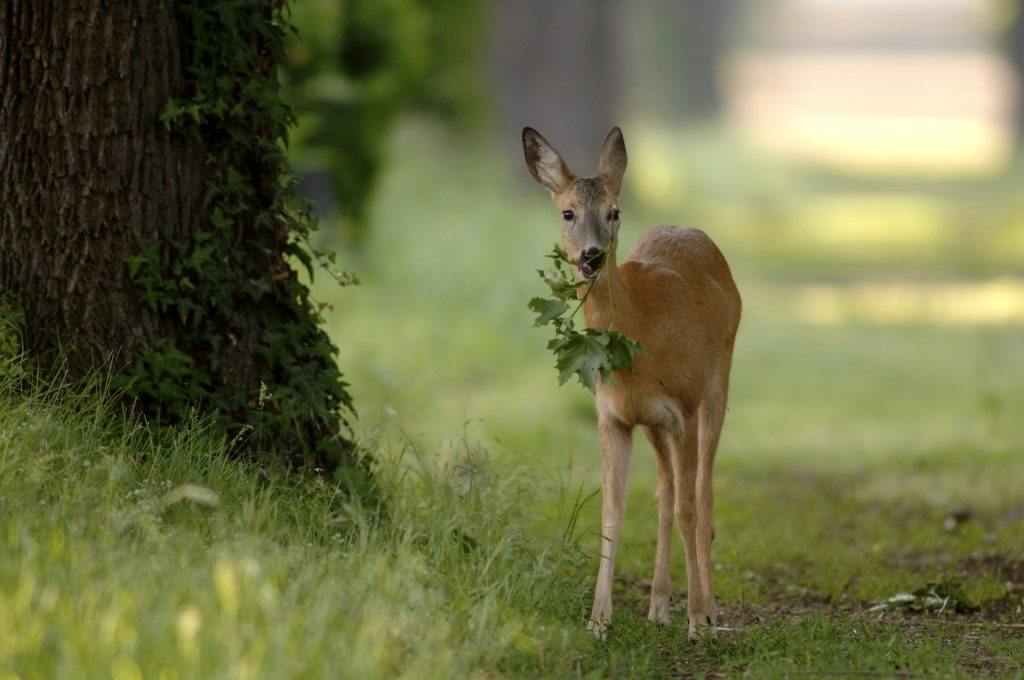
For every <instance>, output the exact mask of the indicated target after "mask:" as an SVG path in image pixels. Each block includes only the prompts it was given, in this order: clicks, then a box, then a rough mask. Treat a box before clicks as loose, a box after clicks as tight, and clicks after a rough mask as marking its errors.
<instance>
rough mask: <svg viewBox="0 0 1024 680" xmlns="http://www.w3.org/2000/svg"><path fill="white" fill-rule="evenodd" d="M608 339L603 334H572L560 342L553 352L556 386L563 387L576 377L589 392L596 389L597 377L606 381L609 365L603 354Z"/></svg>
mask: <svg viewBox="0 0 1024 680" xmlns="http://www.w3.org/2000/svg"><path fill="white" fill-rule="evenodd" d="M607 344H608V338H607V336H606V335H603V334H600V333H598V334H591V333H589V332H587V333H573V334H571V335H569V336H567V337H566V338H564V339H563V340H562V341H561V342H559V343H558V344H557V345H556V347H554V348H553V349H554V350H555V368H557V369H558V384H560V385H564V384H565V382H566V381H567V380H569V378H571V377H572V376H573V374H575V375H576V377H577V378H579V381H580V383H581V384H582V385H584V386H586V387H587V389H589V390H590V391H591V392H593V391H594V390H596V389H597V375H598V373H600V374H601V378H602V380H605V381H606V382H607V380H606V375H608V376H609V377H610V374H609V373H608V371H609V369H610V365H609V363H608V357H607V355H606V354H605V348H606V347H607Z"/></svg>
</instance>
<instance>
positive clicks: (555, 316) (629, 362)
mask: <svg viewBox="0 0 1024 680" xmlns="http://www.w3.org/2000/svg"><path fill="white" fill-rule="evenodd" d="M547 257H549V258H551V259H552V260H553V262H554V268H552V269H538V270H537V273H538V274H539V275H540V277H541V278H542V279H544V283H546V284H547V285H548V287H549V288H550V289H551V297H535V298H533V299H532V300H530V303H529V308H530V309H532V310H533V311H534V312H536V313H537V319H536V321H535V322H534V325H535V326H544V325H546V324H550V325H551V326H552V327H554V329H555V337H554V338H552V339H551V341H550V342H549V343H548V349H550V350H551V351H552V352H554V354H555V368H557V369H558V384H559V385H562V384H565V381H566V380H568V379H569V378H571V377H572V376H573V374H575V375H576V377H577V378H578V379H579V381H580V383H581V384H582V385H585V386H586V387H587V388H588V389H589V390H590V391H591V392H593V391H595V390H596V389H597V376H598V374H600V376H601V382H603V383H604V384H605V385H609V386H611V385H614V384H615V379H614V377H613V376H612V373H613V372H614V371H632V370H633V357H635V356H637V355H639V354H643V348H642V347H641V346H640V343H639V342H637V341H636V340H632V339H630V338H627V337H626V336H625V335H623V334H622V333H619V332H618V331H613V330H607V331H605V330H600V329H597V328H584V329H583V331H582V332H581V331H578V330H576V328H575V325H574V324H573V320H572V318H573V317H574V316H575V315H576V312H578V311H579V310H580V308H581V307H582V306H583V303H584V302H585V301H586V299H587V296H588V295H590V291H591V290H592V289H593V287H594V283H595V281H596V279H594V280H591V281H578V282H577V281H574V280H573V278H572V261H571V260H569V256H568V255H567V254H566V252H565V251H564V250H562V248H561V247H559V246H558V245H557V244H556V245H555V247H554V250H553V251H552V252H551V254H550V255H548V256H547ZM566 265H568V267H566ZM582 286H587V289H586V291H585V292H584V294H583V297H582V298H580V297H579V295H578V290H579V289H580V287H582ZM573 304H575V308H573ZM570 309H572V312H570V311H569V310H570Z"/></svg>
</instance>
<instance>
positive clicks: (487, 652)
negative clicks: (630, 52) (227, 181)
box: [0, 126, 1024, 679]
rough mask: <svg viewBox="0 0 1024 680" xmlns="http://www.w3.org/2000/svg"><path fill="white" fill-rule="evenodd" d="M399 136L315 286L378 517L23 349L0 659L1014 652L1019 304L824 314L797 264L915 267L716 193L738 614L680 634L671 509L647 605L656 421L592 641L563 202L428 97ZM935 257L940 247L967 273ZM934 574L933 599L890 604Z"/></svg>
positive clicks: (34, 672)
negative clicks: (559, 372)
mask: <svg viewBox="0 0 1024 680" xmlns="http://www.w3.org/2000/svg"><path fill="white" fill-rule="evenodd" d="M627 141H628V140H627ZM640 148H641V149H642V148H643V146H642V145H641V147H640ZM393 153H394V154H395V158H394V164H393V166H392V167H393V170H392V172H391V173H390V174H389V175H388V177H387V178H386V182H385V186H384V188H383V190H382V192H381V194H380V196H379V201H378V205H377V208H376V211H375V224H374V230H373V238H372V240H371V241H370V242H369V243H367V244H366V245H365V246H364V248H363V249H362V250H361V251H359V252H358V253H354V254H350V255H349V257H350V260H351V261H350V263H349V265H350V267H351V268H352V269H354V270H355V271H356V272H357V273H358V274H359V275H360V277H361V278H362V279H363V281H364V285H363V286H361V287H360V288H357V289H346V290H344V291H336V290H334V289H332V288H330V287H329V286H326V285H323V286H321V287H319V288H318V294H319V295H320V297H321V298H322V299H323V300H325V301H328V302H331V303H332V304H333V305H334V307H335V312H334V314H333V315H332V316H331V323H332V328H331V330H332V334H333V335H334V337H335V338H336V339H337V340H338V342H339V344H340V345H341V346H342V354H343V356H342V364H343V367H344V368H345V369H346V370H347V372H348V375H349V378H350V379H351V382H352V385H353V390H354V393H355V396H356V401H357V404H359V406H360V409H361V416H362V418H361V421H360V425H359V435H360V437H361V438H362V439H363V440H364V441H365V442H366V445H367V447H368V448H369V449H371V450H373V451H374V452H375V454H376V456H377V457H378V460H379V463H378V467H379V471H380V476H381V480H382V485H383V487H384V489H385V491H386V494H387V496H388V497H389V499H390V501H389V504H388V511H387V513H386V517H385V518H384V519H383V520H382V521H381V520H378V519H377V518H375V517H374V516H373V515H372V513H370V512H369V511H367V510H365V509H363V508H360V507H357V506H353V505H352V504H350V503H348V502H346V501H345V499H343V498H341V497H339V496H338V495H337V494H336V493H335V491H334V490H333V489H332V488H330V487H329V486H327V485H323V484H320V483H318V482H317V481H316V480H315V479H312V478H311V479H293V480H277V479H270V480H268V479H266V478H265V477H263V476H262V475H261V474H260V473H259V472H258V471H257V470H252V469H248V468H245V467H241V466H238V465H236V464H233V463H229V462H227V461H225V460H224V457H223V454H222V449H223V447H222V443H221V442H218V441H217V440H216V439H215V438H214V437H212V436H211V434H210V433H209V432H208V431H207V430H206V428H205V427H204V426H203V424H202V423H201V422H196V423H192V424H190V425H188V426H186V427H182V428H179V429H178V430H175V431H172V432H168V433H163V434H154V433H152V432H149V431H147V430H144V429H140V428H138V427H136V426H133V425H130V424H125V423H123V422H121V421H120V419H119V418H118V417H117V415H116V413H113V412H112V409H111V408H110V407H109V405H108V402H107V400H106V399H105V397H104V395H103V390H102V388H101V387H97V388H93V389H90V390H85V391H84V392H83V391H81V390H67V389H55V388H47V387H43V386H37V387H35V388H32V389H29V390H28V391H14V390H13V389H12V387H11V383H10V381H9V380H7V381H2V382H0V678H8V677H19V678H36V677H61V678H64V677H71V678H74V677H90V678H91V677H107V676H112V677H115V678H118V679H120V678H135V677H146V678H149V677H168V678H174V677H179V678H189V677H204V678H205V677H295V676H299V677H360V678H362V677H370V678H374V677H380V678H385V677H387V678H390V677H399V676H402V677H414V678H419V677H423V678H432V677H505V676H507V677H580V676H582V677H652V678H654V677H673V676H703V677H725V676H732V675H740V674H744V673H745V674H747V675H748V676H750V677H758V678H760V677H798V676H802V677H806V676H811V677H813V676H821V675H833V676H842V675H855V674H862V675H876V676H879V677H904V676H906V677H913V676H920V677H965V678H967V677H977V676H978V675H997V676H1002V677H1020V676H1021V673H1022V672H1021V666H1022V663H1024V495H1022V493H1021V491H1020V489H1021V488H1024V451H1022V442H1024V420H1022V419H1021V418H1020V405H1021V404H1024V384H1022V383H1021V381H1020V380H1019V376H1020V375H1022V374H1024V345H1021V342H1020V338H1021V331H1022V330H1024V327H1022V326H1024V324H1022V323H1021V321H1020V320H1019V319H1018V320H1014V317H1013V314H1012V308H1011V313H1010V315H1009V320H1004V321H1003V322H1002V323H989V322H982V321H983V320H984V319H985V318H987V317H980V318H981V319H982V321H979V320H977V319H975V321H974V322H971V323H966V322H965V321H964V318H962V317H956V318H951V319H947V320H943V319H942V318H936V317H935V316H934V315H929V314H921V313H920V309H919V308H918V307H914V306H910V307H907V308H905V309H902V310H900V309H897V310H896V311H895V312H892V313H887V314H885V315H881V316H879V315H875V314H873V313H872V310H873V309H874V306H873V305H871V304H870V303H869V304H867V305H866V306H865V305H864V304H863V303H862V302H856V300H855V301H854V302H851V304H850V305H843V304H840V305H839V306H838V307H835V309H832V312H831V313H829V314H825V315H822V314H820V313H818V312H819V311H820V310H818V309H817V308H816V307H815V304H817V303H816V302H815V300H817V299H818V298H815V297H814V296H811V297H810V298H808V297H806V296H804V295H803V293H805V292H806V291H807V290H808V287H809V286H810V285H811V284H817V283H819V282H820V280H821V271H822V270H824V269H828V270H829V273H830V278H829V281H832V282H833V283H834V282H835V281H839V282H840V283H839V284H837V285H838V288H836V291H837V292H836V294H837V295H840V296H843V295H845V292H844V291H847V290H849V286H850V285H851V284H859V283H860V282H863V280H864V276H865V271H869V272H870V276H871V281H882V282H883V283H886V285H888V283H891V282H892V276H893V272H896V273H899V272H900V271H902V270H899V269H898V268H897V269H893V268H892V263H891V262H889V261H887V260H886V258H884V257H883V258H878V261H871V260H870V258H868V257H867V256H863V257H859V258H858V259H857V260H856V262H855V263H854V264H850V262H849V259H848V256H849V253H848V252H847V250H846V249H844V248H843V247H842V246H840V247H838V248H837V249H836V250H835V251H830V250H828V249H827V248H825V247H824V246H821V249H819V250H815V251H814V252H807V251H806V250H805V251H802V252H801V253H799V255H798V256H793V257H791V258H790V259H789V260H788V262H789V265H787V266H783V264H781V263H784V262H785V261H787V260H784V258H783V259H779V258H782V255H779V253H783V252H784V250H785V249H784V247H783V246H784V244H781V245H780V244H774V245H773V246H772V248H771V249H770V250H771V252H772V253H774V254H773V255H772V258H774V259H771V262H770V263H769V264H768V265H767V266H761V265H760V264H759V261H760V260H759V253H761V252H766V251H765V246H764V244H765V243H766V242H769V241H771V237H770V235H766V234H764V233H760V232H756V231H754V227H753V226H750V224H752V223H750V224H748V223H747V218H743V217H742V215H741V216H740V217H737V215H736V214H735V210H734V209H733V208H728V209H727V208H726V207H723V205H722V204H721V203H720V202H716V201H714V200H710V199H709V200H707V201H706V202H705V203H704V204H701V205H703V206H704V207H702V208H700V209H699V210H694V211H693V213H694V214H690V215H689V217H691V218H694V219H696V220H698V221H701V220H702V219H705V218H706V219H710V218H712V217H715V216H717V217H720V218H722V219H723V221H724V222H726V223H727V228H725V229H723V231H722V233H721V234H718V233H714V234H713V235H715V236H716V237H718V240H719V241H720V242H721V243H722V245H723V248H724V250H725V252H726V254H727V255H728V256H729V257H730V260H731V261H732V262H733V266H734V273H735V274H736V277H737V280H738V282H739V285H740V288H741V291H742V292H743V293H744V299H745V305H746V308H745V309H746V316H745V319H744V321H743V324H742V326H741V335H740V338H739V340H738V344H737V353H736V363H735V368H734V383H733V391H732V398H731V407H730V413H729V417H728V419H727V422H726V429H725V434H724V437H723V441H722V446H721V449H720V453H719V458H718V467H717V474H716V498H717V501H718V503H717V507H716V513H717V514H716V525H717V539H716V542H715V547H714V550H715V559H716V569H715V579H716V583H715V586H716V592H717V594H718V597H719V602H720V606H721V609H722V611H721V617H720V622H719V623H720V625H721V626H722V627H723V630H721V631H719V633H718V635H717V636H716V637H713V638H708V639H704V640H699V641H696V642H688V641H687V640H686V639H685V633H684V631H685V613H684V607H685V602H684V599H685V596H684V593H685V591H684V589H683V585H684V573H685V572H684V569H683V564H682V550H681V546H680V545H679V543H678V541H677V543H676V545H675V546H674V562H673V566H672V574H673V579H674V583H675V585H676V588H677V592H676V594H675V595H674V597H673V604H674V605H675V611H674V614H673V625H672V626H671V627H661V626H658V625H655V624H652V623H650V622H647V621H646V620H645V619H644V615H645V614H646V609H647V605H646V597H647V588H648V587H649V585H648V581H647V579H649V578H650V573H651V570H652V567H653V556H654V542H655V535H654V534H655V531H654V527H655V523H654V518H655V512H656V511H655V506H654V503H653V492H654V486H655V473H654V465H653V460H652V458H651V454H650V452H649V451H648V450H647V449H646V448H645V446H646V445H645V444H642V443H641V439H642V438H638V439H637V447H636V452H635V455H634V461H633V466H632V476H631V482H630V486H631V492H630V503H629V507H628V514H627V520H626V527H625V531H624V534H623V543H622V548H621V551H620V561H619V570H618V573H619V579H618V582H617V589H618V590H617V593H616V606H617V610H616V613H615V621H614V627H613V629H612V631H611V635H610V637H609V640H608V642H607V643H603V644H602V643H598V642H596V641H594V640H593V639H591V638H590V637H589V636H588V635H587V634H586V633H585V631H584V625H583V623H584V618H585V616H586V614H587V612H588V611H589V605H590V602H589V599H590V597H591V596H592V586H593V583H592V579H593V574H594V572H595V571H596V567H597V556H596V555H595V554H594V553H595V551H596V549H597V537H596V527H597V526H598V524H599V518H598V511H599V502H598V500H597V498H595V497H591V494H592V492H593V491H595V490H596V488H597V484H598V481H599V480H598V469H599V468H598V459H597V448H596V442H595V433H594V423H593V407H592V404H591V397H590V395H589V394H588V393H587V392H585V391H584V390H583V389H582V388H579V387H577V386H565V387H562V388H558V387H557V383H556V380H555V371H554V369H553V368H552V366H551V364H552V359H551V358H550V356H549V355H548V354H547V352H546V350H545V349H544V344H545V342H546V334H545V332H544V331H543V330H541V329H533V328H531V327H530V324H531V315H530V313H529V312H528V310H526V308H525V305H526V301H527V300H528V299H529V298H530V297H531V296H532V295H534V294H537V293H538V292H540V283H539V281H537V280H536V277H535V275H534V273H533V271H532V270H533V269H535V268H537V267H539V266H541V265H542V264H543V254H544V253H546V252H548V250H549V249H550V245H551V243H552V242H553V241H555V240H556V239H557V226H556V225H557V221H556V219H554V218H553V216H552V214H551V213H552V212H553V211H552V209H551V208H550V207H549V204H548V201H547V198H546V197H545V196H544V193H543V191H542V190H541V189H539V188H537V187H535V186H533V185H532V184H528V183H526V182H525V181H524V182H522V183H517V181H516V180H515V179H514V178H515V177H516V176H523V175H525V173H524V172H520V173H515V172H510V171H506V170H505V169H502V168H496V167H493V166H491V165H482V164H481V159H482V158H484V156H482V155H481V154H478V153H475V152H465V153H462V152H451V151H450V150H448V149H447V148H445V145H444V138H443V137H437V136H436V131H434V130H432V129H431V128H429V127H424V126H410V127H407V128H405V129H404V130H403V131H402V132H401V133H400V135H399V136H398V137H397V138H396V143H395V145H394V151H393ZM708 155H709V156H710V155H711V154H708ZM423 157H430V158H434V159H435V162H434V163H433V164H431V165H427V164H425V163H423V161H422V160H417V159H422V158H423ZM636 157H637V158H638V160H637V161H635V162H636V164H637V167H636V172H637V176H638V177H642V176H643V175H644V171H643V170H642V167H643V166H642V160H639V158H641V157H640V156H639V155H637V156H636ZM726 157H727V155H726ZM516 160H518V159H516ZM631 162H634V161H632V160H631ZM737 163H739V162H737ZM740 165H741V164H740ZM727 170H728V169H727ZM680 172H683V171H680ZM758 172H759V173H760V170H758ZM628 181H629V178H628V177H627V183H628ZM691 184H692V183H691ZM709 191H710V190H709ZM712 193H713V192H712ZM702 195H703V194H698V195H692V196H689V197H687V201H688V203H687V205H692V204H693V203H697V204H700V201H699V200H698V199H700V197H701V196H702ZM656 198H657V197H653V198H651V199H650V200H648V201H646V203H644V205H646V206H647V207H646V208H644V209H639V208H636V209H634V208H632V207H631V206H632V205H635V204H639V200H638V199H637V198H633V199H632V200H633V203H629V202H627V203H626V204H625V206H624V211H623V214H624V223H626V224H627V225H628V231H627V232H626V233H625V234H624V235H623V242H624V243H630V242H631V241H632V240H633V238H635V235H636V234H637V233H638V232H639V230H640V228H641V227H642V225H643V224H645V223H646V224H650V223H654V222H663V221H672V220H673V218H672V215H673V214H674V213H673V210H675V209H676V208H677V207H678V206H673V205H671V202H666V201H663V202H662V203H659V201H658V200H655V199H656ZM742 198H743V196H739V197H738V199H742ZM921 200H925V199H924V198H922V199H921ZM740 203H742V201H740ZM730 211H731V212H730ZM683 212H686V211H685V210H683ZM635 213H647V214H635ZM726 218H729V219H726ZM701 223H702V224H703V222H701ZM708 226H709V228H710V225H708ZM936 232H937V233H938V232H942V233H946V232H945V231H943V229H937V230H936ZM950 233H952V232H950ZM748 237H749V238H748ZM780 238H781V237H780ZM950 238H952V239H954V240H955V239H956V238H958V237H955V236H951V237H950ZM1009 238H1010V240H1011V241H1012V237H1009ZM808 247H809V246H808ZM862 247H863V248H864V249H865V252H870V248H867V247H866V246H863V245H862ZM880 248H882V249H884V248H885V244H884V243H883V244H882V245H881V246H880ZM926 250H927V252H942V253H945V248H944V247H943V245H942V244H941V243H940V244H931V245H930V246H929V248H927V249H926ZM946 257H948V254H944V255H943V256H942V257H939V258H937V259H935V260H933V261H932V264H931V265H928V264H927V263H926V264H923V265H922V264H920V263H918V264H919V266H921V267H923V268H924V269H926V274H927V276H934V277H939V278H941V279H942V281H943V283H944V285H952V286H957V285H960V283H961V280H960V279H956V278H950V277H949V275H948V273H946V272H948V270H947V269H946V268H945V264H944V262H945V258H946ZM925 259H927V258H925ZM997 261H998V257H993V259H991V260H984V259H983V261H982V264H981V265H977V260H972V262H974V263H975V264H973V265H971V266H970V267H965V269H970V268H972V267H975V266H977V267H980V268H981V269H982V270H983V273H986V275H987V274H988V273H990V272H989V270H987V269H986V267H991V263H992V262H997ZM865 262H866V263H867V264H865ZM986 262H987V263H988V264H986ZM936 263H937V264H936ZM939 265H941V268H940V269H935V268H934V267H937V266H939ZM928 267H933V269H928ZM912 269H913V267H912ZM915 276H918V273H917V272H916V271H915ZM904 278H905V277H904ZM928 281H929V279H927V278H925V279H920V278H918V279H915V280H914V281H912V282H911V283H913V284H914V285H920V286H924V289H925V290H928V288H927V286H928V285H930V284H929V283H928ZM968 283H971V282H968ZM965 285H966V284H965ZM1015 285H1017V284H1014V282H1013V280H1010V286H1011V288H1012V289H1014V290H1016V288H1014V286H1015ZM882 303H883V301H879V305H881V304H882ZM837 309H838V312H837V311H836V310H837ZM970 318H974V317H970ZM989 321H991V319H989ZM0 361H3V358H0ZM6 365H8V366H15V367H16V366H17V364H11V363H8V364H6ZM8 370H11V369H10V368H9V369H8ZM0 375H2V372H0ZM189 485H191V486H189ZM929 582H932V583H935V584H938V585H937V586H934V588H935V589H937V590H938V591H939V592H940V594H941V595H942V596H943V598H940V599H943V601H944V602H945V607H944V608H943V607H942V605H941V604H939V605H937V606H936V607H934V608H931V609H927V610H925V611H905V610H904V609H903V608H898V607H897V606H895V605H892V606H889V607H887V608H883V609H879V610H874V611H872V610H871V608H872V606H873V605H874V604H875V603H878V602H882V601H885V600H887V599H888V598H890V597H892V596H894V595H897V594H898V593H903V592H912V591H915V590H918V589H924V588H926V586H927V584H928V583H929ZM947 596H948V599H944V598H946V597H947ZM915 602H916V603H919V604H920V603H922V602H923V599H921V598H918V599H917V600H915Z"/></svg>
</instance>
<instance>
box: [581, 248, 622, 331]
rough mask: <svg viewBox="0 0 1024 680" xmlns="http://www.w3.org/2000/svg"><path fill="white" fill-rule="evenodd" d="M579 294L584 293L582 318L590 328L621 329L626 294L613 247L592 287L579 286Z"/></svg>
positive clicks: (609, 250)
mask: <svg viewBox="0 0 1024 680" xmlns="http://www.w3.org/2000/svg"><path fill="white" fill-rule="evenodd" d="M579 294H580V295H581V296H583V295H586V300H585V301H584V303H583V318H584V319H585V320H586V322H587V326H589V327H590V328H599V329H602V330H621V329H622V327H623V325H624V323H625V322H626V319H625V316H626V314H627V311H628V309H629V300H628V295H629V291H628V290H627V289H626V286H625V284H624V283H623V281H622V276H621V275H620V274H619V265H618V262H617V261H616V258H615V248H609V249H608V255H607V261H606V262H605V264H604V266H603V267H601V273H600V275H598V277H597V280H596V281H594V285H593V287H592V288H591V289H590V291H589V293H588V292H587V287H586V286H584V287H582V288H580V293H579Z"/></svg>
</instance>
